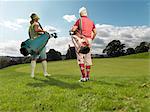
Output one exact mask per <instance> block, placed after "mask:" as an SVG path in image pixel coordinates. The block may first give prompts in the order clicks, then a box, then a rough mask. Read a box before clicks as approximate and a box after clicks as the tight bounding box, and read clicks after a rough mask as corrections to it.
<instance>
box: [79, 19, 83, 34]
mask: <svg viewBox="0 0 150 112" xmlns="http://www.w3.org/2000/svg"><path fill="white" fill-rule="evenodd" d="M79 28H80V30H81V34H82V18H80V21H79Z"/></svg>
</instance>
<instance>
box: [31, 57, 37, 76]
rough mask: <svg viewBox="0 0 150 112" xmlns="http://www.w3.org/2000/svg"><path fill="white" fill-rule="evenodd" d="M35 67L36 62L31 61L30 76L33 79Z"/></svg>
mask: <svg viewBox="0 0 150 112" xmlns="http://www.w3.org/2000/svg"><path fill="white" fill-rule="evenodd" d="M35 67H36V61H35V60H34V61H31V76H32V77H34V70H35Z"/></svg>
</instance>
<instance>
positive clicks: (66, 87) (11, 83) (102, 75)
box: [0, 58, 150, 112]
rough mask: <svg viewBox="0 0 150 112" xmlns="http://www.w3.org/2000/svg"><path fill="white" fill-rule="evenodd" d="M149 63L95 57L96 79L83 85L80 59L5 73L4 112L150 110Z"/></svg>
mask: <svg viewBox="0 0 150 112" xmlns="http://www.w3.org/2000/svg"><path fill="white" fill-rule="evenodd" d="M149 62H150V61H149V59H146V58H145V59H127V58H126V59H124V58H109V59H94V60H93V63H94V65H93V66H92V70H91V73H92V74H91V81H89V82H84V83H79V82H78V80H79V78H80V71H79V68H78V66H77V64H76V60H68V61H57V62H49V63H48V72H49V73H51V74H52V76H51V77H48V78H46V77H44V76H43V74H42V66H41V63H38V64H37V66H36V73H35V76H36V78H35V79H32V78H30V65H29V64H22V65H17V66H11V67H8V68H5V69H1V70H0V112H23V111H25V112H149V111H150V107H149V105H150V80H149V78H150V71H149V70H150V68H149Z"/></svg>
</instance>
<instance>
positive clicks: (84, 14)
mask: <svg viewBox="0 0 150 112" xmlns="http://www.w3.org/2000/svg"><path fill="white" fill-rule="evenodd" d="M80 16H81V17H82V16H88V14H87V11H86V10H83V11H81V12H80Z"/></svg>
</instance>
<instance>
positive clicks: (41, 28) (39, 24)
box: [38, 22, 43, 30]
mask: <svg viewBox="0 0 150 112" xmlns="http://www.w3.org/2000/svg"><path fill="white" fill-rule="evenodd" d="M38 23H39V22H38ZM39 26H40V28H41V29H42V30H43V28H42V25H41V24H40V23H39Z"/></svg>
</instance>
